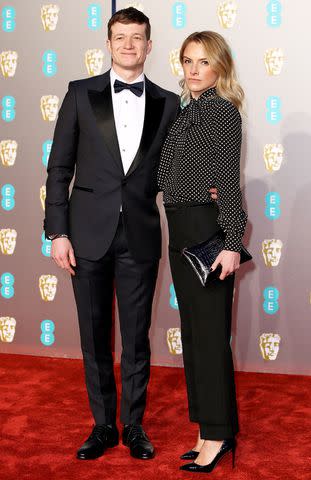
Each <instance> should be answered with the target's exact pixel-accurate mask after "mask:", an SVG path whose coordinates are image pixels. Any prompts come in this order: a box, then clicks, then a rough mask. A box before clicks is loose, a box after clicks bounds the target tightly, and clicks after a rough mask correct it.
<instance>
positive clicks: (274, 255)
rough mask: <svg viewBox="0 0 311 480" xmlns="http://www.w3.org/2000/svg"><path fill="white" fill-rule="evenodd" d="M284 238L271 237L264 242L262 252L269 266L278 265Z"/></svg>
mask: <svg viewBox="0 0 311 480" xmlns="http://www.w3.org/2000/svg"><path fill="white" fill-rule="evenodd" d="M282 247H283V242H282V240H278V239H276V238H270V239H267V240H264V241H263V242H262V254H263V258H264V260H265V264H266V266H267V267H277V266H278V264H279V261H280V258H281V255H282Z"/></svg>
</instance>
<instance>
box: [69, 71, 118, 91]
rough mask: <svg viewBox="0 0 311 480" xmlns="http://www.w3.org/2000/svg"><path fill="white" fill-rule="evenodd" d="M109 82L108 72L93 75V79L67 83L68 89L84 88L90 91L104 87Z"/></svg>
mask: <svg viewBox="0 0 311 480" xmlns="http://www.w3.org/2000/svg"><path fill="white" fill-rule="evenodd" d="M109 80H110V76H109V71H108V72H105V73H103V74H102V75H95V76H94V77H89V78H81V79H78V80H72V81H70V82H69V87H74V88H83V89H84V88H86V89H88V90H91V89H92V88H94V89H98V87H100V86H102V87H104V86H105V84H107V83H108V82H109Z"/></svg>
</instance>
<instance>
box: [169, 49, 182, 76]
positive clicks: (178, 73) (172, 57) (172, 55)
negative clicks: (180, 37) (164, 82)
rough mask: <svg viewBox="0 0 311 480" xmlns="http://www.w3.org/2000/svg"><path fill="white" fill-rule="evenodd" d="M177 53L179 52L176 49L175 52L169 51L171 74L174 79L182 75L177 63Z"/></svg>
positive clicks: (178, 62)
mask: <svg viewBox="0 0 311 480" xmlns="http://www.w3.org/2000/svg"><path fill="white" fill-rule="evenodd" d="M179 52H180V50H179V48H176V49H175V50H171V51H170V54H169V61H170V66H171V70H172V74H173V75H175V76H176V77H182V76H183V74H184V72H183V69H182V66H181V63H180V61H179Z"/></svg>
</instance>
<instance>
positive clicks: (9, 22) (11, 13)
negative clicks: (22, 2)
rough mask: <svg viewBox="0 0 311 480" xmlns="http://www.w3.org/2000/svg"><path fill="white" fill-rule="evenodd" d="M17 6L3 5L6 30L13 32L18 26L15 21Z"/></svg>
mask: <svg viewBox="0 0 311 480" xmlns="http://www.w3.org/2000/svg"><path fill="white" fill-rule="evenodd" d="M15 16H16V12H15V8H14V7H3V9H2V30H3V31H4V32H13V31H14V30H15V27H16V22H15Z"/></svg>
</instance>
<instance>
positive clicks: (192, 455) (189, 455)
mask: <svg viewBox="0 0 311 480" xmlns="http://www.w3.org/2000/svg"><path fill="white" fill-rule="evenodd" d="M199 453H200V452H196V451H195V450H189V452H186V453H184V454H183V455H181V456H180V458H181V460H195V459H196V458H197V457H198V455H199Z"/></svg>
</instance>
